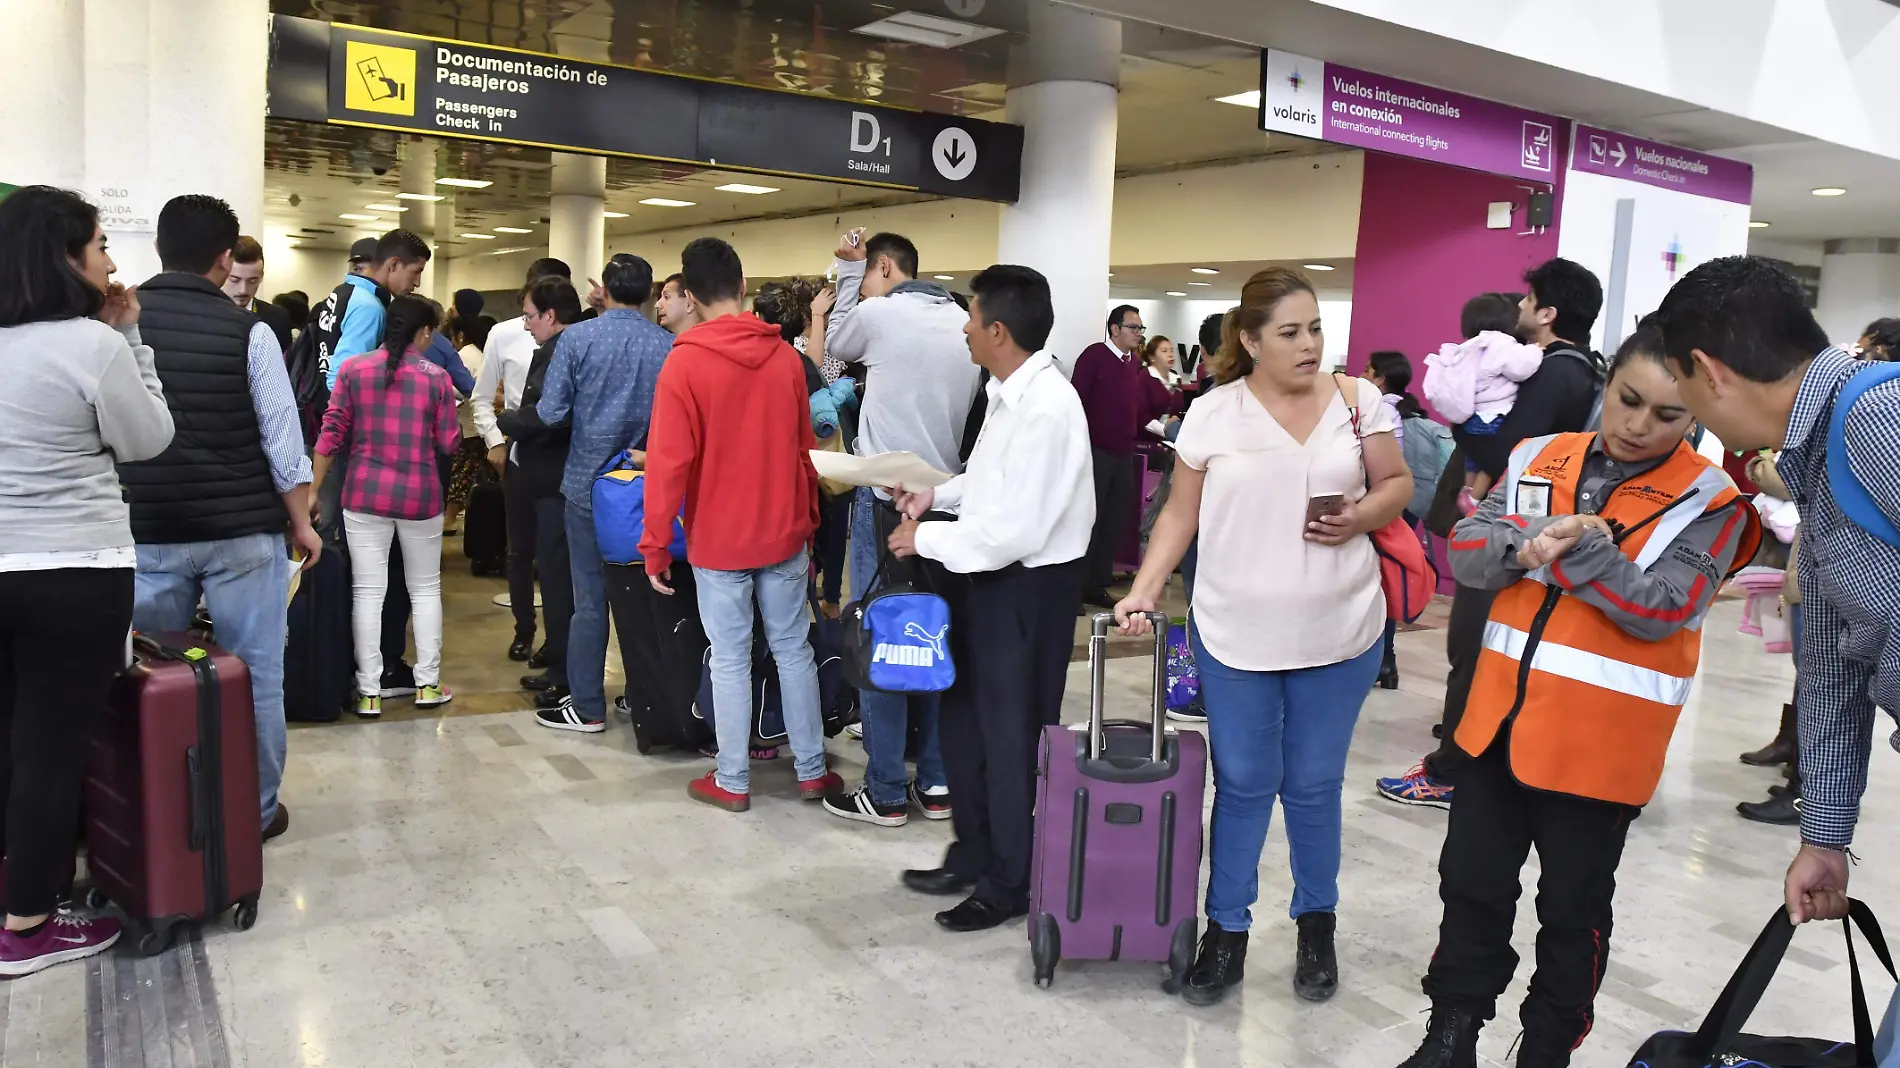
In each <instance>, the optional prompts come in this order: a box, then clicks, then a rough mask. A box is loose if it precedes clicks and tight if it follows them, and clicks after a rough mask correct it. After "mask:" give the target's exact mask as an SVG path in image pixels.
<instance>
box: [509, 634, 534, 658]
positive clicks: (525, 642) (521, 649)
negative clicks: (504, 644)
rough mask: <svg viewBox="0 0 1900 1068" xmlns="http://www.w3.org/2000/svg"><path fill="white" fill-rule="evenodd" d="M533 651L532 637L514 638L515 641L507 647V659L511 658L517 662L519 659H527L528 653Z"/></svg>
mask: <svg viewBox="0 0 1900 1068" xmlns="http://www.w3.org/2000/svg"><path fill="white" fill-rule="evenodd" d="M533 652H534V639H533V638H532V637H528V638H516V639H515V643H514V644H513V645H510V646H509V647H508V659H510V660H513V661H514V662H515V663H517V664H518V663H520V662H521V661H523V660H526V659H528V656H529V654H531V653H533Z"/></svg>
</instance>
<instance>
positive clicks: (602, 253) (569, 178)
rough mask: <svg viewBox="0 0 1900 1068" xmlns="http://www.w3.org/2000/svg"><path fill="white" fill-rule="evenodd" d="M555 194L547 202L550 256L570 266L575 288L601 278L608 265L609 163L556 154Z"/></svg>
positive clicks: (582, 290) (584, 290)
mask: <svg viewBox="0 0 1900 1068" xmlns="http://www.w3.org/2000/svg"><path fill="white" fill-rule="evenodd" d="M552 188H553V193H554V195H553V196H552V197H550V198H548V255H550V256H553V257H554V258H555V259H557V260H563V261H565V262H566V263H567V266H568V268H569V269H570V270H572V271H573V272H574V288H576V289H579V290H580V291H581V295H582V296H585V295H586V293H587V291H586V289H584V288H582V287H584V286H586V285H587V280H588V279H589V278H599V277H600V269H601V268H602V267H603V266H605V265H606V263H607V216H606V211H607V160H606V158H605V157H602V156H582V155H576V154H575V153H572V152H556V153H554V174H553V187H552Z"/></svg>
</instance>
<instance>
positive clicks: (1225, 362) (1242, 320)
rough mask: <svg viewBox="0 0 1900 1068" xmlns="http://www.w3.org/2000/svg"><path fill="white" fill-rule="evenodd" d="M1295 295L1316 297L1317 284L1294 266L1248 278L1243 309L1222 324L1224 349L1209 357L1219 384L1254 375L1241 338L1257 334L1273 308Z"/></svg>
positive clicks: (1222, 345) (1241, 295) (1241, 289)
mask: <svg viewBox="0 0 1900 1068" xmlns="http://www.w3.org/2000/svg"><path fill="white" fill-rule="evenodd" d="M1295 293H1305V294H1308V295H1309V296H1310V295H1314V294H1313V283H1311V282H1308V281H1307V280H1306V276H1305V275H1303V274H1301V273H1300V272H1298V271H1296V270H1293V269H1292V268H1290V267H1269V268H1267V269H1266V270H1264V271H1261V272H1259V273H1258V274H1255V275H1254V276H1253V277H1252V278H1249V279H1247V284H1246V285H1244V286H1242V287H1241V288H1240V306H1239V307H1237V308H1234V309H1233V310H1232V311H1229V312H1228V313H1227V318H1226V320H1225V321H1223V322H1222V323H1221V341H1220V350H1219V351H1218V352H1211V353H1209V354H1208V355H1207V357H1206V359H1207V360H1208V367H1209V368H1210V369H1211V370H1212V371H1213V374H1214V382H1215V384H1216V385H1222V386H1224V385H1226V384H1227V383H1229V382H1233V381H1236V380H1238V379H1242V378H1245V377H1247V376H1248V375H1250V374H1252V373H1253V368H1254V358H1253V356H1252V355H1251V354H1249V353H1248V352H1247V346H1246V345H1244V344H1242V343H1241V340H1240V338H1241V335H1242V334H1247V335H1252V334H1257V333H1259V332H1260V330H1261V329H1262V328H1263V327H1265V326H1266V325H1267V323H1268V322H1269V321H1270V320H1272V318H1273V309H1275V308H1277V307H1279V305H1280V302H1281V301H1283V300H1285V299H1286V298H1288V297H1290V296H1293V295H1294V294H1295Z"/></svg>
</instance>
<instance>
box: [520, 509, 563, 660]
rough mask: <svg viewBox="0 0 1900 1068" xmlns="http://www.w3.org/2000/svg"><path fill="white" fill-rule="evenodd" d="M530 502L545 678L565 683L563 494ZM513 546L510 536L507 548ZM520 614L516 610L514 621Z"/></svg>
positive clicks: (530, 597)
mask: <svg viewBox="0 0 1900 1068" xmlns="http://www.w3.org/2000/svg"><path fill="white" fill-rule="evenodd" d="M531 503H532V504H533V506H534V570H535V573H536V574H538V575H540V576H541V621H542V622H543V623H545V624H546V625H547V643H546V646H545V648H546V649H547V652H548V679H549V680H550V681H552V682H553V683H554V685H556V686H566V685H567V632H568V628H569V627H570V625H572V623H573V622H574V577H573V573H572V572H571V571H570V570H569V569H568V566H567V559H568V557H567V498H565V497H562V496H559V495H556V496H553V497H537V498H535V499H534V500H533V501H532V502H531ZM513 546H514V539H513V537H512V536H511V537H510V538H509V549H510V551H511V552H512V551H513ZM530 588H531V589H532V587H530ZM511 599H512V596H511ZM520 618H521V616H520V613H518V612H517V613H516V614H515V619H516V620H517V625H518V621H519V620H520ZM528 618H529V619H530V620H532V619H533V618H534V595H533V593H530V594H529V595H528Z"/></svg>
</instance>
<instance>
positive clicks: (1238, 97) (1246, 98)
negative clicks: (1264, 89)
mask: <svg viewBox="0 0 1900 1068" xmlns="http://www.w3.org/2000/svg"><path fill="white" fill-rule="evenodd" d="M1214 102H1215V103H1217V104H1239V105H1240V106H1241V107H1243V108H1252V109H1253V110H1255V111H1259V110H1260V90H1258V89H1249V90H1247V91H1246V92H1244V93H1234V94H1233V95H1231V96H1217V97H1215V98H1214Z"/></svg>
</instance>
